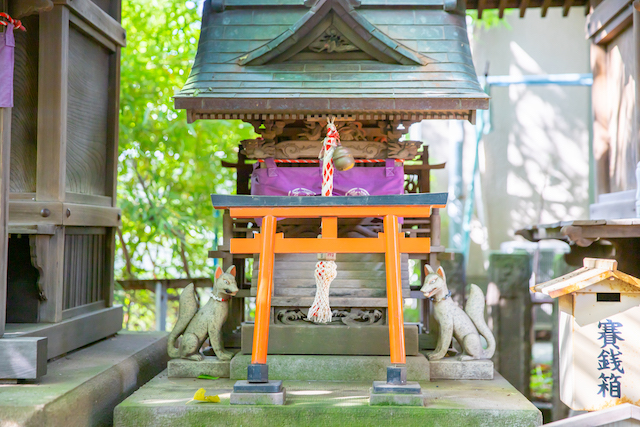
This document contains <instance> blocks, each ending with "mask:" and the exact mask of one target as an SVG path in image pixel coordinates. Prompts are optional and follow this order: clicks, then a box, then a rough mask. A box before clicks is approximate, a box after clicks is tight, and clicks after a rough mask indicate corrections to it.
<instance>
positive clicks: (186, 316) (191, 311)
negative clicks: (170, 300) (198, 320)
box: [167, 283, 198, 358]
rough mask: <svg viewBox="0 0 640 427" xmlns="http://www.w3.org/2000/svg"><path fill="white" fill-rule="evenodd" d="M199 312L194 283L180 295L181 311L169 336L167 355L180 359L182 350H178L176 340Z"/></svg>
mask: <svg viewBox="0 0 640 427" xmlns="http://www.w3.org/2000/svg"><path fill="white" fill-rule="evenodd" d="M197 311H198V300H197V299H196V293H195V289H194V285H193V283H191V284H189V285H188V286H187V287H186V288H184V290H183V291H182V293H181V294H180V311H179V313H178V321H177V322H176V325H175V326H174V327H173V330H172V331H171V333H170V334H169V342H168V343H167V353H168V354H169V357H171V358H177V357H180V350H179V349H178V348H176V340H177V339H178V337H179V336H180V335H182V333H183V332H184V331H185V329H187V326H189V322H191V319H193V316H195V315H196V312H197Z"/></svg>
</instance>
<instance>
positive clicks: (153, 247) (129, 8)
mask: <svg viewBox="0 0 640 427" xmlns="http://www.w3.org/2000/svg"><path fill="white" fill-rule="evenodd" d="M122 17H123V19H122V25H123V26H124V28H125V29H126V31H127V47H126V48H124V49H123V50H122V65H121V98H120V150H119V165H118V205H119V207H120V208H121V209H122V227H121V229H120V230H119V231H118V239H117V245H118V246H117V262H116V277H117V278H119V279H156V278H176V277H210V276H211V275H212V271H213V268H212V267H213V264H212V262H211V261H210V260H208V259H207V250H208V249H210V248H211V246H212V242H213V241H215V240H216V239H218V238H221V236H220V235H219V233H218V232H217V230H219V229H220V228H221V219H220V218H219V217H217V216H215V215H214V211H213V208H212V206H211V202H210V198H209V197H210V194H211V193H214V192H215V193H232V192H233V191H234V189H235V175H234V174H235V171H234V170H232V169H227V168H223V167H221V164H220V161H221V160H222V159H226V160H229V161H236V160H237V150H238V143H239V141H240V140H242V139H246V138H251V137H253V136H254V133H253V128H252V127H251V126H250V125H248V124H244V123H242V122H239V121H207V120H202V121H198V122H196V123H193V124H188V123H187V119H186V114H185V112H184V111H179V110H176V109H175V108H174V107H173V99H172V96H173V95H174V94H175V93H176V92H177V91H179V90H180V89H181V88H182V86H183V85H184V84H185V82H186V80H187V77H188V75H189V71H190V69H191V66H192V65H193V60H194V58H195V54H196V50H197V42H198V37H199V33H200V17H199V15H198V11H197V6H196V4H195V3H194V2H190V1H187V2H185V1H184V0H127V1H124V2H123V10H122ZM116 300H117V302H118V303H120V304H123V305H124V307H125V319H124V323H125V325H124V326H125V328H128V329H134V330H148V329H154V322H155V319H154V314H153V310H154V295H153V293H151V292H149V291H145V290H139V291H131V290H127V291H125V290H123V289H122V287H119V289H118V290H117V292H116ZM174 305H175V304H171V306H172V307H170V310H169V311H170V313H169V314H170V317H171V313H172V312H173V311H175V307H174Z"/></svg>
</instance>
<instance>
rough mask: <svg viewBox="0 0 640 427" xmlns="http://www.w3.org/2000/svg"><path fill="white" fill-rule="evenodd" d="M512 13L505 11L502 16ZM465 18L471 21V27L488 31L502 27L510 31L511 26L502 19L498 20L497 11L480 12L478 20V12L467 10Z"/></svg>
mask: <svg viewBox="0 0 640 427" xmlns="http://www.w3.org/2000/svg"><path fill="white" fill-rule="evenodd" d="M512 12H513V10H512V9H507V10H505V11H504V15H505V16H507V15H510V14H511V13H512ZM467 16H468V17H469V18H470V19H471V25H473V26H474V27H476V28H480V29H484V30H490V29H492V28H497V27H501V26H502V27H504V28H507V29H509V30H510V29H511V25H509V23H508V22H507V21H506V20H505V19H504V17H503V18H500V16H499V13H498V10H497V9H485V10H484V11H482V18H481V19H478V11H477V10H467Z"/></svg>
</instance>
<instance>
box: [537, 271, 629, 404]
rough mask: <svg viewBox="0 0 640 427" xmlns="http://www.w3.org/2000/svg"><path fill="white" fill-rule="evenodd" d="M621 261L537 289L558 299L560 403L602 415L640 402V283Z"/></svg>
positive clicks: (559, 279)
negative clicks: (621, 268) (620, 268)
mask: <svg viewBox="0 0 640 427" xmlns="http://www.w3.org/2000/svg"><path fill="white" fill-rule="evenodd" d="M617 267H618V263H617V262H616V261H615V260H601V259H593V258H585V259H584V267H582V268H580V269H578V270H576V271H574V272H572V273H569V274H566V275H564V276H561V277H558V278H557V279H554V280H551V281H548V282H545V283H541V284H539V285H536V286H534V287H532V288H531V289H532V291H535V292H542V293H544V294H547V295H549V296H551V297H552V298H558V306H559V316H560V318H559V339H560V346H559V347H560V350H559V351H560V399H561V400H562V401H563V402H564V403H565V404H566V405H568V406H569V407H571V408H572V409H574V410H583V411H585V410H586V411H597V410H600V409H603V408H606V407H611V406H614V405H619V404H622V403H625V402H637V401H638V400H640V387H638V385H639V384H640V369H639V368H638V366H639V362H640V339H638V337H640V279H637V278H635V277H632V276H629V275H628V274H625V273H623V272H621V271H618V270H617Z"/></svg>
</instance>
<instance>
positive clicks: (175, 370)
mask: <svg viewBox="0 0 640 427" xmlns="http://www.w3.org/2000/svg"><path fill="white" fill-rule="evenodd" d="M229 364H230V362H229V361H228V360H227V361H226V362H225V361H222V360H218V358H217V357H215V356H205V357H204V360H201V361H195V360H185V359H172V360H170V361H169V363H168V365H167V370H168V372H169V378H198V377H199V376H200V375H210V376H212V377H220V378H229Z"/></svg>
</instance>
